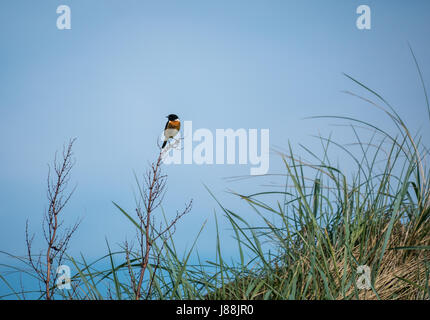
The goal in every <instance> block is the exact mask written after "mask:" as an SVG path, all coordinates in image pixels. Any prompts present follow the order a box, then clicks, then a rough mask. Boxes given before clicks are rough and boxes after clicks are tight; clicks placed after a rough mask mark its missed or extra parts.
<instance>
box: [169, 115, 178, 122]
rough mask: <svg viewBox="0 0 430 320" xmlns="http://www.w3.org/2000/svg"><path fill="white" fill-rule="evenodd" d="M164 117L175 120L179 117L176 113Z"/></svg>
mask: <svg viewBox="0 0 430 320" xmlns="http://www.w3.org/2000/svg"><path fill="white" fill-rule="evenodd" d="M166 118H168V119H169V121H175V120H178V119H179V117H178V116H177V115H176V114H169V115H168V116H167V117H166Z"/></svg>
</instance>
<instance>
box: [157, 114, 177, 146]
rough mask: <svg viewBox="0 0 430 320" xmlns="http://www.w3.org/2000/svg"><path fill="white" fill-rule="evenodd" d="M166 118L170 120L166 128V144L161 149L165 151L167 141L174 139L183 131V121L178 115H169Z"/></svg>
mask: <svg viewBox="0 0 430 320" xmlns="http://www.w3.org/2000/svg"><path fill="white" fill-rule="evenodd" d="M166 118H167V119H168V120H167V123H166V126H165V127H164V142H163V146H162V147H161V149H164V147H165V146H166V144H167V140H169V139H170V138H174V137H175V136H176V135H177V134H178V132H179V130H180V129H181V121H180V120H179V117H178V116H177V115H176V114H169V115H168V116H167V117H166Z"/></svg>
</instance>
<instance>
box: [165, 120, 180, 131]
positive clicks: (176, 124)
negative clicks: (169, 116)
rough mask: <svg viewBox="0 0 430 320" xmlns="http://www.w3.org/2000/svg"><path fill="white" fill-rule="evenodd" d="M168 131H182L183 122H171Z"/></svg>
mask: <svg viewBox="0 0 430 320" xmlns="http://www.w3.org/2000/svg"><path fill="white" fill-rule="evenodd" d="M167 129H176V130H178V131H179V129H181V121H179V120H174V121H169V123H168V124H167Z"/></svg>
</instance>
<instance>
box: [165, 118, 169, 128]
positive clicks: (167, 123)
mask: <svg viewBox="0 0 430 320" xmlns="http://www.w3.org/2000/svg"><path fill="white" fill-rule="evenodd" d="M168 125H169V120H167V122H166V126H165V127H164V130H166V129H167V126H168Z"/></svg>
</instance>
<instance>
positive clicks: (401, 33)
mask: <svg viewBox="0 0 430 320" xmlns="http://www.w3.org/2000/svg"><path fill="white" fill-rule="evenodd" d="M62 4H66V5H69V6H70V8H71V12H72V13H71V14H72V29H71V30H58V29H57V28H56V19H57V16H58V14H57V13H56V8H57V7H58V6H59V5H62ZM360 4H364V3H361V2H358V1H353V0H346V1H341V0H325V1H321V0H300V1H299V0H297V1H281V0H280V1H274V0H270V1H267V0H265V1H252V0H249V1H239V0H236V1H221V0H219V1H197V0H196V1H189V0H187V1H131V0H124V1H108V0H104V1H100V0H92V1H77V0H75V1H70V0H69V1H66V0H61V1H59V0H58V1H51V0H45V1H37V2H36V1H21V0H14V1H11V0H9V1H1V2H0V42H1V50H0V66H1V71H0V84H1V85H0V147H1V154H0V219H1V223H0V250H5V251H8V252H12V253H16V254H23V253H24V252H25V251H24V249H25V247H24V226H25V220H26V219H27V218H28V219H29V221H30V227H31V229H32V230H33V231H34V232H36V233H38V235H39V238H40V236H41V234H40V231H41V230H40V222H41V219H42V215H43V210H44V208H45V207H46V203H47V201H46V193H45V192H46V191H45V190H46V174H47V163H50V162H51V161H52V159H53V155H54V152H55V151H56V150H59V149H61V147H62V145H63V143H64V142H66V141H67V140H68V139H69V138H70V137H77V141H76V145H75V157H76V160H77V163H76V166H75V168H74V171H73V176H72V183H76V184H77V190H76V192H75V194H74V196H73V198H72V200H71V202H70V204H69V206H68V207H67V209H66V211H65V215H66V216H67V218H66V221H74V220H75V218H77V217H80V218H83V221H82V224H81V227H80V229H79V231H78V232H77V233H76V235H75V237H74V239H73V242H72V246H71V253H72V254H77V253H79V252H83V253H84V255H86V256H87V257H88V259H89V260H91V259H92V258H96V257H99V256H101V255H102V254H104V253H105V252H106V246H105V237H107V238H108V239H109V240H110V242H111V243H120V242H122V241H123V240H125V238H126V237H128V238H130V237H132V236H133V234H134V232H133V228H132V226H131V225H130V223H128V222H127V221H126V220H125V219H124V217H123V216H121V215H120V214H119V212H118V210H117V209H115V208H114V206H113V205H112V202H111V201H115V202H117V203H119V204H120V205H122V206H123V207H124V208H125V209H127V210H133V208H134V195H133V190H134V189H135V183H134V177H133V171H135V172H136V173H137V174H141V173H143V172H144V171H145V169H146V166H147V163H148V161H151V160H152V159H154V156H155V155H156V152H157V147H156V142H155V141H156V139H157V137H158V135H159V133H160V132H161V130H162V128H163V126H164V122H165V116H166V115H167V114H169V113H176V114H178V115H179V116H180V118H181V119H182V120H191V121H193V127H194V128H208V129H210V130H215V129H217V128H233V129H238V128H246V129H248V128H258V129H265V128H268V129H270V145H271V146H272V147H274V146H278V147H284V148H286V147H287V144H288V141H290V142H291V143H292V145H293V146H297V145H298V144H299V143H302V144H305V145H307V146H310V147H311V148H317V146H318V143H317V142H316V141H315V139H314V138H312V137H311V135H314V134H318V133H321V134H329V133H330V132H333V136H334V137H339V138H341V139H343V141H346V142H348V141H352V140H353V137H352V135H351V132H350V130H347V129H345V128H342V127H335V128H334V127H331V126H330V124H331V123H332V122H331V121H328V120H324V121H322V120H321V121H315V120H303V118H304V117H308V116H313V115H348V116H355V117H360V118H361V119H364V120H371V121H373V122H375V123H378V125H380V126H381V127H384V128H387V129H390V128H391V129H392V126H391V123H390V122H389V121H388V120H387V118H386V117H385V116H384V115H383V114H382V113H381V112H379V111H376V110H374V109H372V108H371V107H369V106H368V105H365V104H364V103H363V102H362V101H359V100H358V99H355V98H352V97H350V96H347V95H345V94H342V93H341V91H342V90H354V91H356V92H358V93H363V91H362V90H360V89H359V88H358V87H357V86H356V85H354V84H353V83H352V82H351V81H350V80H348V79H346V78H345V77H344V76H343V75H342V72H345V73H348V74H350V75H352V76H353V77H355V78H357V79H359V80H360V81H363V82H364V83H366V84H367V85H368V86H369V87H371V88H373V89H375V90H377V91H378V92H380V93H381V94H383V96H384V97H386V98H387V100H389V101H390V102H392V104H393V105H394V106H395V107H396V110H397V111H398V113H399V114H400V115H401V116H402V117H403V118H404V119H405V120H406V122H407V123H408V124H409V125H410V126H411V127H412V128H416V129H418V128H421V130H422V132H423V134H424V136H425V135H427V136H428V133H429V128H428V122H427V121H428V118H427V116H426V110H425V101H424V95H423V92H422V88H421V85H420V82H419V78H418V74H417V71H416V68H415V66H414V63H413V60H412V57H411V54H410V52H409V48H408V46H407V42H410V44H411V45H412V47H413V49H414V51H415V54H416V56H417V59H418V61H419V63H420V66H421V69H422V72H423V74H424V77H425V78H426V79H430V60H429V59H428V57H429V56H430V44H429V41H428V35H429V32H430V19H429V13H430V2H429V1H424V0H423V1H418V0H414V1H410V2H405V1H396V0H389V1H388V0H385V1H383V0H379V1H366V2H365V4H367V5H369V6H370V8H371V10H372V29H371V30H366V31H363V30H358V29H357V28H356V24H355V21H356V19H357V17H358V15H357V14H356V8H357V7H358V5H360ZM348 139H349V140H348ZM249 168H250V167H249V166H247V165H212V166H209V165H203V166H198V165H176V166H169V167H166V168H165V170H166V173H167V174H168V176H169V178H168V179H169V180H168V193H167V195H166V198H165V203H164V207H165V208H166V210H167V212H168V215H170V216H173V215H174V214H175V210H176V209H181V208H182V207H183V206H184V204H185V202H186V201H187V200H189V199H191V198H192V199H194V207H193V210H192V211H191V213H190V214H189V215H188V216H187V217H185V218H184V219H183V220H182V221H181V223H180V225H179V226H178V230H177V233H176V241H177V243H178V248H186V247H189V246H190V245H191V244H192V241H193V240H194V235H196V234H197V232H198V231H199V229H200V226H201V225H202V224H203V222H204V221H205V220H206V219H209V220H208V224H207V227H206V229H205V232H204V233H203V234H202V236H201V237H200V241H199V242H198V246H197V248H198V250H199V252H200V254H201V255H202V256H203V257H208V258H213V257H214V256H215V250H214V248H215V246H214V245H215V237H214V228H215V222H214V219H213V214H214V210H218V209H217V205H216V203H215V201H214V200H213V199H212V198H211V197H210V195H209V194H208V192H207V191H206V190H205V188H204V187H203V184H206V185H207V186H208V187H209V188H210V189H211V190H212V191H213V192H214V194H215V195H216V196H217V197H219V199H220V200H222V202H223V203H224V205H225V206H227V207H230V208H233V209H236V210H240V212H241V214H242V215H243V216H245V217H247V219H249V221H254V219H255V217H254V214H253V212H252V211H251V210H249V209H247V208H246V207H244V206H243V204H242V203H241V202H240V201H239V200H237V199H236V198H234V197H233V196H231V195H229V194H228V193H227V192H226V190H227V189H233V190H236V191H239V192H243V193H247V192H255V191H259V190H264V189H265V187H264V186H263V184H264V183H266V182H268V180H266V181H264V180H261V179H260V178H259V179H260V180H258V179H255V180H245V181H239V182H235V183H231V182H226V181H225V179H223V178H225V177H229V176H237V175H247V174H249ZM279 172H282V163H281V161H280V159H279V157H277V156H276V155H272V156H271V160H270V171H269V173H279ZM269 180H270V179H269ZM221 226H222V228H224V230H223V234H224V235H225V238H224V241H226V243H228V242H229V241H231V237H230V235H231V234H230V233H229V231H228V230H225V228H226V224H225V223H224V222H222V219H221ZM190 235H191V236H190ZM232 243H233V242H232ZM227 251H228V246H227Z"/></svg>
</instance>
